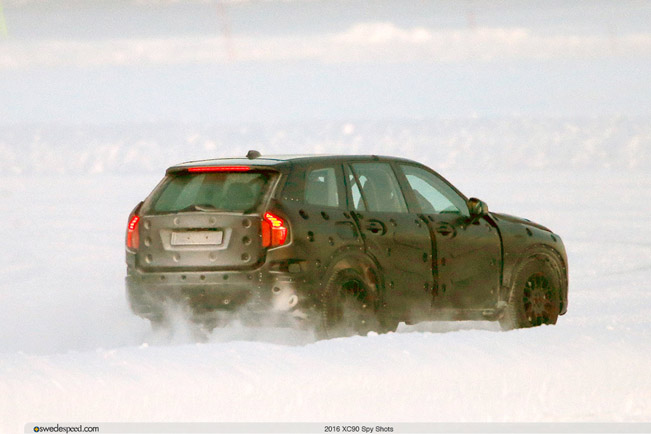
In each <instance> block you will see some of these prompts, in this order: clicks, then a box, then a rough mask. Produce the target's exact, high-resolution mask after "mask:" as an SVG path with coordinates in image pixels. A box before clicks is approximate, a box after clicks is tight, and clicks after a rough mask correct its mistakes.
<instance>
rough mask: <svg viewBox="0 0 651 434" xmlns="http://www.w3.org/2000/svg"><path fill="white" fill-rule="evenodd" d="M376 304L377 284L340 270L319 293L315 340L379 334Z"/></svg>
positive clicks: (352, 271) (349, 270)
mask: <svg viewBox="0 0 651 434" xmlns="http://www.w3.org/2000/svg"><path fill="white" fill-rule="evenodd" d="M377 303H378V297H377V288H376V285H374V284H373V283H371V282H370V281H369V279H368V278H367V277H365V275H364V274H363V273H362V272H360V271H357V270H355V269H343V270H339V271H336V272H334V273H332V275H331V276H330V277H329V278H328V279H327V281H326V283H325V285H324V290H323V292H322V293H321V309H320V312H319V314H320V315H319V316H320V318H319V321H318V324H317V325H316V334H317V337H318V338H319V339H330V338H336V337H344V336H354V335H366V334H367V333H368V332H369V331H380V332H381V331H382V330H383V327H382V325H381V324H380V322H379V320H378V318H377V315H376V311H377Z"/></svg>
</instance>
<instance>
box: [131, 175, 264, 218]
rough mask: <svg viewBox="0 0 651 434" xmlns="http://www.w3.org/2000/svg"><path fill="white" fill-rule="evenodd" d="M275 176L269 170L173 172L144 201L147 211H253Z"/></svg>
mask: <svg viewBox="0 0 651 434" xmlns="http://www.w3.org/2000/svg"><path fill="white" fill-rule="evenodd" d="M273 177H274V173H273V172H268V171H259V172H246V173H240V172H207V173H188V172H179V173H174V174H170V175H167V177H166V178H165V180H164V181H163V182H162V183H161V185H160V186H159V187H158V188H157V189H156V190H155V191H154V194H153V195H152V196H151V199H150V200H149V201H148V202H149V203H145V207H146V209H145V210H144V211H145V212H147V213H153V214H163V213H172V212H179V211H229V212H245V211H250V210H253V209H255V208H256V207H257V206H258V205H259V204H260V202H261V201H262V199H263V198H264V196H265V193H266V192H267V191H268V189H269V187H270V186H271V181H272V179H273Z"/></svg>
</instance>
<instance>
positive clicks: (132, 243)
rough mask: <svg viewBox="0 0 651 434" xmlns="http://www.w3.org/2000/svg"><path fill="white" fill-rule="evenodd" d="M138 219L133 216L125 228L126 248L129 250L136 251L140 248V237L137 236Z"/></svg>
mask: <svg viewBox="0 0 651 434" xmlns="http://www.w3.org/2000/svg"><path fill="white" fill-rule="evenodd" d="M139 221H140V217H139V216H137V215H134V216H133V217H131V220H129V225H128V226H127V247H128V248H130V249H137V248H138V247H139V246H140V235H139V234H138V222H139Z"/></svg>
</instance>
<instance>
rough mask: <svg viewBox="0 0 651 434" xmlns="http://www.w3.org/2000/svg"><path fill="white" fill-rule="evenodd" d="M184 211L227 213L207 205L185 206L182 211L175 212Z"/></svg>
mask: <svg viewBox="0 0 651 434" xmlns="http://www.w3.org/2000/svg"><path fill="white" fill-rule="evenodd" d="M184 211H204V212H206V211H229V210H227V209H221V208H217V207H216V206H213V205H210V204H207V203H201V204H192V205H190V206H186V207H185V208H183V209H180V210H178V211H176V212H184Z"/></svg>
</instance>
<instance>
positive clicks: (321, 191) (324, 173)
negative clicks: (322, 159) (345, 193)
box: [305, 167, 339, 207]
mask: <svg viewBox="0 0 651 434" xmlns="http://www.w3.org/2000/svg"><path fill="white" fill-rule="evenodd" d="M305 203H308V204H311V205H319V206H330V207H338V206H339V193H338V191H337V176H336V171H335V169H334V167H325V168H321V169H314V170H310V171H309V172H308V173H307V176H306V178H305Z"/></svg>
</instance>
